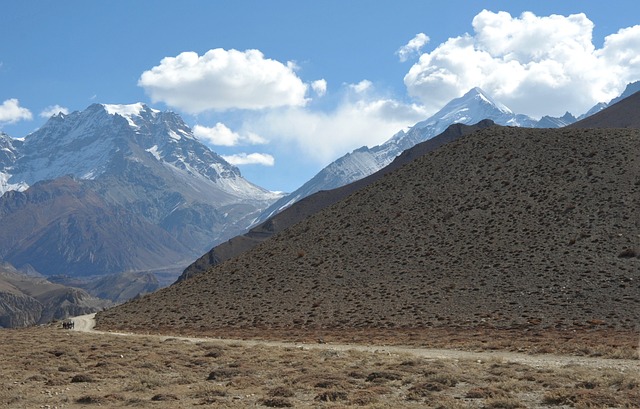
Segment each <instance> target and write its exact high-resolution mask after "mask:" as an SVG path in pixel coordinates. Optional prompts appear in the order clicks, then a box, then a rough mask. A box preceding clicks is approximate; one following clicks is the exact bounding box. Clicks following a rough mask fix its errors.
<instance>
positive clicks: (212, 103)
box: [0, 0, 640, 191]
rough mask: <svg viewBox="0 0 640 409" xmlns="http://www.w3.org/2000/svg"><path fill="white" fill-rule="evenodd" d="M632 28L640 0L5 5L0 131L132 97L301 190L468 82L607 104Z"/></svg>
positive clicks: (274, 180) (265, 178)
mask: <svg viewBox="0 0 640 409" xmlns="http://www.w3.org/2000/svg"><path fill="white" fill-rule="evenodd" d="M523 13H524V14H523ZM581 13H582V14H581ZM552 15H554V16H552ZM639 16H640V5H638V4H637V1H635V0H634V1H609V2H601V1H562V2H558V1H439V2H435V1H404V0H396V1H393V2H378V1H364V0H350V1H336V0H325V1H293V0H292V1H283V0H280V1H277V0H276V1H245V0H234V1H212V0H210V1H204V0H201V1H196V0H182V1H180V2H177V1H163V0H153V1H152V0H136V1H128V0H127V1H124V0H112V1H103V2H99V1H86V0H83V1H62V2H52V1H31V0H22V1H19V2H17V1H14V2H5V3H4V4H3V6H2V13H0V38H1V41H0V130H1V131H3V132H5V133H7V134H9V135H11V136H13V137H23V136H25V135H26V134H28V133H30V132H32V131H34V130H35V129H37V128H38V127H40V126H41V125H42V124H43V123H44V122H45V121H46V116H47V114H51V113H54V112H56V111H60V110H63V111H68V112H71V111H76V110H83V109H85V108H86V107H87V106H89V105H90V104H92V103H109V104H129V103H135V102H139V101H140V102H144V103H146V104H148V105H150V106H151V107H153V108H157V109H161V110H164V109H170V110H173V111H175V112H178V113H180V114H181V115H182V116H183V118H184V119H185V121H186V122H187V123H188V124H189V125H190V126H192V127H193V128H194V130H196V131H197V132H196V135H197V136H198V137H199V138H200V139H201V140H203V141H204V142H206V143H207V144H208V145H209V146H210V147H211V149H212V150H214V151H215V152H217V153H220V154H221V155H223V156H225V157H226V158H228V160H229V161H231V162H233V163H236V164H237V165H238V166H239V167H240V169H241V171H242V173H243V175H244V176H245V177H246V178H247V179H249V180H250V181H252V182H254V183H256V184H258V185H260V186H263V187H266V188H268V189H271V190H283V191H292V190H294V189H296V188H297V187H299V186H300V185H301V184H302V183H304V182H306V181H307V180H308V179H310V178H311V177H312V176H313V175H314V174H315V173H317V172H318V171H319V170H320V169H321V168H322V167H324V166H325V165H327V164H328V163H329V162H331V161H332V160H334V159H336V158H338V157H340V156H342V155H343V154H345V153H346V152H349V151H351V150H353V149H356V148H358V147H360V146H362V145H369V146H373V145H377V144H379V143H382V142H384V141H385V140H387V139H389V138H390V137H391V136H392V135H393V134H394V133H395V132H397V131H398V130H400V129H402V128H404V127H407V126H410V125H413V124H414V123H416V122H418V121H420V120H423V119H425V118H426V117H428V116H429V115H430V114H432V113H434V112H435V111H436V110H437V109H438V108H440V107H441V106H442V105H444V104H445V103H446V102H447V101H449V100H451V99H453V98H456V97H458V96H460V95H462V94H463V93H464V92H466V91H467V90H468V89H470V88H472V87H474V86H480V87H482V88H483V89H485V91H487V92H489V93H490V94H491V95H493V96H494V98H496V99H497V100H499V101H501V102H502V103H504V104H506V105H507V106H509V107H510V108H512V109H513V110H514V111H516V112H518V113H525V114H529V115H532V116H541V115H545V114H550V115H562V114H563V113H564V111H566V110H569V111H571V112H572V113H574V114H576V115H578V114H581V113H583V112H585V111H586V110H587V109H588V108H589V107H590V106H592V105H594V104H595V103H596V102H599V101H608V100H609V99H611V98H613V97H615V96H617V95H618V94H619V93H620V92H622V90H623V88H624V85H625V84H626V83H628V82H632V81H635V80H639V79H640V59H639V58H640V57H638V55H640V52H639V51H640V26H638V24H640V17H639ZM605 39H606V40H605Z"/></svg>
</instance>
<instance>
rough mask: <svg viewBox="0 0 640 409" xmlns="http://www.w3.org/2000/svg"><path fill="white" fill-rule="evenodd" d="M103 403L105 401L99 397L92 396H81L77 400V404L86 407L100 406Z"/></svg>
mask: <svg viewBox="0 0 640 409" xmlns="http://www.w3.org/2000/svg"><path fill="white" fill-rule="evenodd" d="M103 401H104V399H102V398H100V397H99V396H91V395H85V396H81V397H79V398H78V399H76V403H82V404H85V405H100V404H101V403H102V402H103Z"/></svg>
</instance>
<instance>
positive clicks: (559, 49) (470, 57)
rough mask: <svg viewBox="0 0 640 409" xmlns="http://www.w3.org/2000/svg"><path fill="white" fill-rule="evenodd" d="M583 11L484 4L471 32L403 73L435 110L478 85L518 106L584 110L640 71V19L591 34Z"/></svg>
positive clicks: (554, 111)
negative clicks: (601, 35) (540, 11)
mask: <svg viewBox="0 0 640 409" xmlns="http://www.w3.org/2000/svg"><path fill="white" fill-rule="evenodd" d="M593 27H594V24H593V23H592V22H591V21H590V20H589V19H588V18H587V17H586V16H585V15H584V14H574V15H570V16H559V15H551V16H546V17H538V16H536V15H534V14H533V13H530V12H525V13H523V14H522V15H521V16H520V17H512V16H511V15H510V14H509V13H506V12H498V13H493V12H490V11H487V10H484V11H482V12H480V13H479V14H478V15H477V16H476V17H475V18H474V19H473V29H474V33H473V34H464V35H461V36H459V37H454V38H450V39H448V40H447V41H445V42H444V43H442V44H440V45H438V46H437V47H436V48H435V49H434V50H433V51H431V52H429V53H425V54H422V55H421V56H420V59H419V61H418V62H417V63H416V64H414V65H413V66H412V67H411V69H410V70H409V72H408V73H407V74H406V76H405V78H404V82H405V85H406V86H407V90H408V92H409V95H411V96H413V97H415V98H417V99H418V100H419V101H421V102H422V103H424V104H425V106H426V107H427V108H428V109H429V110H430V111H431V112H433V111H435V110H437V109H439V108H441V107H442V106H443V105H444V104H445V103H447V102H448V101H450V100H451V99H453V98H455V97H458V96H460V95H462V94H464V93H465V92H466V91H468V90H469V89H471V88H473V87H475V86H479V87H480V88H482V89H484V90H485V91H487V92H488V93H489V94H491V95H492V96H494V97H495V98H496V99H497V100H499V101H501V102H503V103H504V104H505V105H507V106H509V107H510V108H511V109H513V110H514V111H515V112H518V113H525V114H529V115H532V116H538V117H539V116H542V115H547V114H550V115H562V114H563V113H564V112H565V111H566V110H569V111H570V112H572V113H574V114H582V113H584V112H585V111H587V110H588V109H589V108H591V106H593V105H594V104H595V103H596V102H600V101H609V100H610V99H612V98H614V97H616V96H617V95H619V94H620V93H621V92H622V91H623V90H624V87H625V85H626V84H627V83H629V82H632V81H635V80H638V79H640V57H639V54H638V50H639V49H640V26H634V27H630V28H626V29H622V30H620V31H619V32H618V33H615V34H612V35H610V36H608V37H606V39H605V43H604V46H603V48H601V49H596V47H595V46H594V44H593V41H592V33H593Z"/></svg>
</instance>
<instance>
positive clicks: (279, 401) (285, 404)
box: [260, 398, 293, 408]
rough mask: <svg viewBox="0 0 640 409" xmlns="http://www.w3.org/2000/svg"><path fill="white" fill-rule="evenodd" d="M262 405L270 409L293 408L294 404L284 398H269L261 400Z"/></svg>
mask: <svg viewBox="0 0 640 409" xmlns="http://www.w3.org/2000/svg"><path fill="white" fill-rule="evenodd" d="M260 404H261V405H263V406H266V407H268V408H292V407H293V403H291V402H289V401H288V400H287V399H284V398H268V399H262V400H260Z"/></svg>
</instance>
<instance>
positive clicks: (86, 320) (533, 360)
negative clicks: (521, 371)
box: [73, 314, 640, 371]
mask: <svg viewBox="0 0 640 409" xmlns="http://www.w3.org/2000/svg"><path fill="white" fill-rule="evenodd" d="M73 321H74V322H75V327H74V330H75V331H80V332H89V333H95V334H104V335H114V336H133V337H157V338H160V339H162V340H165V339H169V338H171V339H178V340H183V341H187V342H216V343H221V344H227V345H228V344H234V345H243V346H248V347H252V346H258V345H261V346H269V347H278V348H299V349H321V350H331V351H350V350H351V351H361V352H370V353H380V354H396V355H401V354H408V355H412V356H415V357H421V358H426V359H457V360H473V361H479V362H482V361H489V360H502V361H507V362H515V363H520V364H525V365H529V366H532V367H564V366H584V367H590V368H594V369H602V368H616V369H619V370H622V371H627V370H631V371H640V361H638V360H631V359H606V358H593V357H583V356H570V355H552V354H541V355H530V354H521V353H517V352H507V351H495V352H492V351H483V352H471V351H460V350H455V349H438V348H416V347H403V346H380V345H378V346H376V345H362V344H334V343H327V344H320V343H318V344H308V343H299V342H285V341H264V340H240V339H222V338H197V337H182V336H165V335H145V334H136V333H120V332H105V331H97V330H94V327H95V314H89V315H82V316H78V317H74V318H73Z"/></svg>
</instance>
